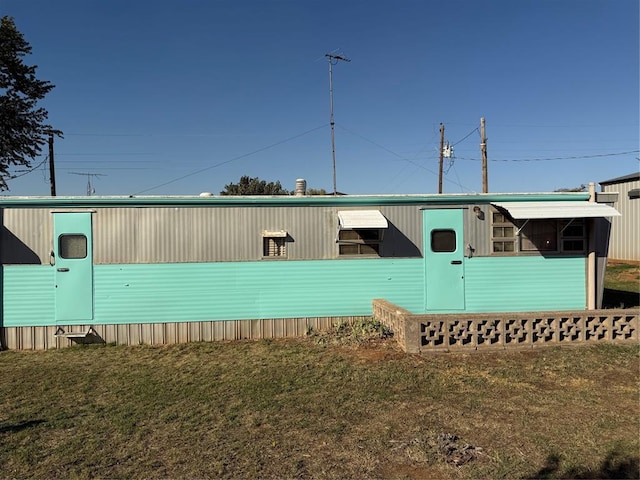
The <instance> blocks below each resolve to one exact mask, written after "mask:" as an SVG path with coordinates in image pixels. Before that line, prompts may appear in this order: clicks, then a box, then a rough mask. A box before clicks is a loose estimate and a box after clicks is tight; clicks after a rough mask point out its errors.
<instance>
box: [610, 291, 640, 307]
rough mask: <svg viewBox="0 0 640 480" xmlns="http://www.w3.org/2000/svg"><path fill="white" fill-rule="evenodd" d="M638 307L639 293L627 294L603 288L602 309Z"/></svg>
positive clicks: (639, 302)
mask: <svg viewBox="0 0 640 480" xmlns="http://www.w3.org/2000/svg"><path fill="white" fill-rule="evenodd" d="M638 305H640V292H628V291H625V290H614V289H612V288H605V289H604V295H603V297H602V307H603V308H631V307H637V306H638Z"/></svg>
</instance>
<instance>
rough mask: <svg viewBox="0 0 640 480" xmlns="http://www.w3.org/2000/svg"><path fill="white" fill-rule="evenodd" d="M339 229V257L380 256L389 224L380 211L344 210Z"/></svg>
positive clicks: (339, 218) (339, 217) (340, 213)
mask: <svg viewBox="0 0 640 480" xmlns="http://www.w3.org/2000/svg"><path fill="white" fill-rule="evenodd" d="M338 227H339V230H338V239H337V243H338V253H339V255H375V256H380V254H381V249H382V240H383V236H384V230H385V229H387V228H388V227H389V223H388V222H387V219H386V218H385V216H384V215H383V214H382V213H381V212H380V210H342V211H339V212H338Z"/></svg>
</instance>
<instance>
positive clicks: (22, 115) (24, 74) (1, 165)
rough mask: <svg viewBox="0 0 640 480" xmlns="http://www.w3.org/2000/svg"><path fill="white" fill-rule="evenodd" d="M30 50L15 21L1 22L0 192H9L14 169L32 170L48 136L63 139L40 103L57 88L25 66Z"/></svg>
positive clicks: (7, 18) (33, 67)
mask: <svg viewBox="0 0 640 480" xmlns="http://www.w3.org/2000/svg"><path fill="white" fill-rule="evenodd" d="M30 53H31V46H30V45H29V43H28V42H26V41H25V39H24V37H23V35H22V33H20V32H19V31H18V29H17V28H16V25H15V23H14V21H13V18H12V17H8V16H4V17H2V19H1V20H0V191H2V190H8V188H9V187H8V186H7V180H8V179H10V178H12V175H11V173H10V172H9V171H10V169H11V168H12V167H13V166H23V167H26V168H30V167H31V161H32V160H34V159H35V158H36V157H37V156H38V155H40V152H41V151H42V148H41V147H42V146H43V145H44V144H45V143H46V142H47V137H48V136H49V135H52V134H53V135H58V136H61V135H62V132H60V131H59V130H54V129H53V128H51V125H48V124H46V123H45V121H46V120H47V118H48V116H49V113H48V112H47V110H46V109H44V108H43V107H38V106H37V103H38V101H39V100H42V99H43V98H44V97H45V96H46V94H47V93H49V92H50V91H51V90H53V88H54V87H55V85H52V84H51V83H49V82H48V81H43V80H38V79H37V78H36V69H37V68H38V67H37V65H33V66H28V65H25V64H24V62H23V60H22V57H24V56H25V55H29V54H30Z"/></svg>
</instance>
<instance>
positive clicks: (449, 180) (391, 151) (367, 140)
mask: <svg viewBox="0 0 640 480" xmlns="http://www.w3.org/2000/svg"><path fill="white" fill-rule="evenodd" d="M336 125H337V124H336ZM337 126H338V128H340V129H341V130H344V131H345V132H347V133H350V134H351V135H354V136H356V137H359V138H361V139H362V140H365V141H366V142H369V143H371V144H372V145H375V146H376V147H378V148H381V149H382V150H384V151H385V152H388V153H390V154H391V155H394V156H396V157H398V158H399V159H400V160H403V161H405V162H409V163H411V164H412V165H415V166H416V167H419V168H422V169H423V170H426V171H427V172H429V173H431V174H432V175H435V176H436V177H437V176H438V174H437V173H436V172H434V171H433V170H431V169H430V168H427V167H425V166H424V165H422V164H420V163H417V162H414V161H413V160H410V159H408V158H406V157H403V156H402V155H400V154H399V153H396V152H394V151H393V150H389V149H388V148H387V147H385V146H384V145H380V144H379V143H376V142H375V141H373V140H371V139H369V138H367V137H365V136H363V135H360V134H359V133H356V132H354V131H352V130H349V129H348V128H345V127H343V126H342V125H337ZM445 180H446V181H447V182H450V183H453V184H454V185H456V186H458V187H460V188H463V189H465V190H466V191H471V190H470V189H468V188H467V187H465V186H464V185H462V184H460V183H458V182H456V181H455V180H451V179H449V178H445Z"/></svg>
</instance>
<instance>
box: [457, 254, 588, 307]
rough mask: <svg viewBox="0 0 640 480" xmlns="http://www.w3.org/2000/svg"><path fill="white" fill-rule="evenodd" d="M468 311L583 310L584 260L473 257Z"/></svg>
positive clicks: (467, 265)
mask: <svg viewBox="0 0 640 480" xmlns="http://www.w3.org/2000/svg"><path fill="white" fill-rule="evenodd" d="M465 280H466V283H465V287H466V302H467V311H469V312H518V311H520V312H526V311H536V310H572V309H582V308H585V305H586V284H585V282H586V276H585V259H584V257H580V256H576V257H556V256H554V257H544V256H538V255H536V256H523V257H473V258H467V259H466V260H465Z"/></svg>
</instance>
